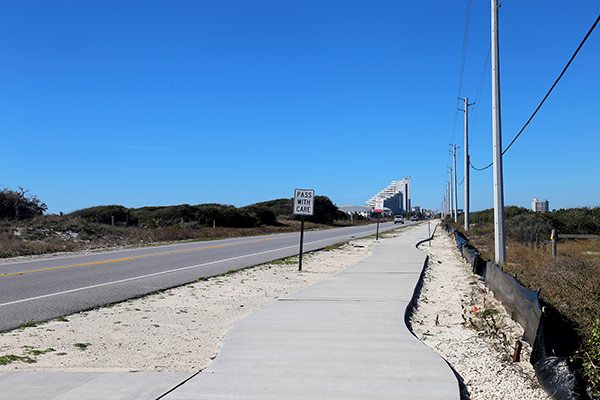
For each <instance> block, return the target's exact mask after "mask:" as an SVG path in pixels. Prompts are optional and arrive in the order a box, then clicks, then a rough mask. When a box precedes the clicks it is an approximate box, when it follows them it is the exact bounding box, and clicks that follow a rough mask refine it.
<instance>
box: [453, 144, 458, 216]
mask: <svg viewBox="0 0 600 400" xmlns="http://www.w3.org/2000/svg"><path fill="white" fill-rule="evenodd" d="M452 157H454V177H453V179H454V222H458V186H457V185H456V145H455V144H453V145H452Z"/></svg>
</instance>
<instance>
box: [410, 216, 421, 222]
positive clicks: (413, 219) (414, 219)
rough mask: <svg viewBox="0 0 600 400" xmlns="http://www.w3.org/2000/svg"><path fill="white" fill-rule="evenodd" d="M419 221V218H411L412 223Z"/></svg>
mask: <svg viewBox="0 0 600 400" xmlns="http://www.w3.org/2000/svg"><path fill="white" fill-rule="evenodd" d="M418 220H419V217H417V216H416V215H413V217H412V218H411V221H412V222H417V221H418Z"/></svg>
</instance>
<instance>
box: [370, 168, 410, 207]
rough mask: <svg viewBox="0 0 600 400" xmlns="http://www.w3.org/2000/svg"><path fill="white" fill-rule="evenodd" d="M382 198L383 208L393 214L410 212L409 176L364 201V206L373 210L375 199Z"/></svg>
mask: <svg viewBox="0 0 600 400" xmlns="http://www.w3.org/2000/svg"><path fill="white" fill-rule="evenodd" d="M377 198H383V199H384V200H383V206H384V207H385V208H389V209H390V212H391V213H393V214H404V213H406V212H407V210H410V176H405V177H404V179H402V180H401V181H392V184H391V185H389V186H388V187H386V188H385V189H383V190H382V191H381V192H379V193H377V194H376V195H375V196H373V197H371V198H370V199H369V200H367V201H366V203H365V206H366V207H370V208H375V199H377Z"/></svg>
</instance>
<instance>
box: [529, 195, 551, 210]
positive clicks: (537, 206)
mask: <svg viewBox="0 0 600 400" xmlns="http://www.w3.org/2000/svg"><path fill="white" fill-rule="evenodd" d="M531 211H541V212H548V211H549V204H548V200H538V199H537V198H534V199H533V201H532V202H531Z"/></svg>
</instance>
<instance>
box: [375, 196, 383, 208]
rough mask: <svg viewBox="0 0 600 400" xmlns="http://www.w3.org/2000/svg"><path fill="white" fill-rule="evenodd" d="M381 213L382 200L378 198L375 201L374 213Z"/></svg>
mask: <svg viewBox="0 0 600 400" xmlns="http://www.w3.org/2000/svg"><path fill="white" fill-rule="evenodd" d="M382 211H383V199H382V198H381V197H380V198H378V199H375V212H382Z"/></svg>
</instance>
